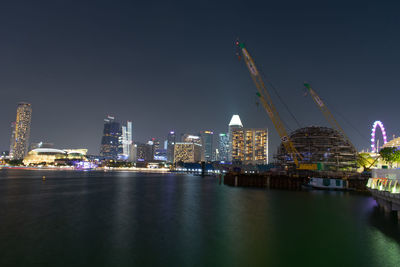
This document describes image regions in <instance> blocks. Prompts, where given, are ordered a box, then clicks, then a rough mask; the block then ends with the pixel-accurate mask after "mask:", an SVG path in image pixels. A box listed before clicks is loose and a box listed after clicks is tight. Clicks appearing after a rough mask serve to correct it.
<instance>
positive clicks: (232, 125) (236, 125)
mask: <svg viewBox="0 0 400 267" xmlns="http://www.w3.org/2000/svg"><path fill="white" fill-rule="evenodd" d="M241 128H243V124H242V121H241V120H240V117H239V115H233V116H232V118H231V121H230V122H229V125H228V138H229V148H228V161H232V160H233V158H232V132H233V131H234V130H237V129H241Z"/></svg>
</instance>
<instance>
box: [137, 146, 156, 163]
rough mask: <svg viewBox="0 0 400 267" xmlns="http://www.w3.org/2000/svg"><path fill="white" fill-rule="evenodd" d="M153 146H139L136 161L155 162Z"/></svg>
mask: <svg viewBox="0 0 400 267" xmlns="http://www.w3.org/2000/svg"><path fill="white" fill-rule="evenodd" d="M152 151H153V145H150V144H148V143H147V144H137V147H136V161H139V162H140V161H146V162H148V161H152V160H153V155H152V153H153V152H152Z"/></svg>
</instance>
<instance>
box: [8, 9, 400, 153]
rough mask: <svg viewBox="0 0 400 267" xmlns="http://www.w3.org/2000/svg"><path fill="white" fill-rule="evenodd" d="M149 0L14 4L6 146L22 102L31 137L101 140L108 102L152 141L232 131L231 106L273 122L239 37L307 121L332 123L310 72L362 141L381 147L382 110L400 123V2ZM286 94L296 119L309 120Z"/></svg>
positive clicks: (94, 143)
mask: <svg viewBox="0 0 400 267" xmlns="http://www.w3.org/2000/svg"><path fill="white" fill-rule="evenodd" d="M148 5H149V4H146V3H140V4H133V3H118V4H113V5H112V6H111V7H110V6H109V5H106V4H101V3H99V4H98V5H95V6H93V5H90V4H89V3H87V2H85V1H81V2H80V5H79V6H78V4H77V3H72V2H71V3H62V2H57V3H51V4H49V5H47V6H43V7H41V8H40V9H36V8H35V7H34V6H32V5H31V4H29V3H28V2H27V5H17V4H15V3H6V4H5V5H4V6H3V8H2V9H1V11H0V12H1V16H0V17H2V19H3V20H4V21H3V25H4V27H3V28H2V29H1V30H0V31H1V33H2V36H3V40H4V42H3V43H2V48H3V49H2V50H1V52H0V53H1V54H0V55H1V56H2V59H3V60H2V64H1V65H0V67H1V70H2V71H1V72H0V75H1V79H0V81H1V82H0V88H2V90H1V96H2V97H1V98H0V105H1V107H2V108H1V112H2V116H1V118H0V125H3V131H1V132H0V148H1V150H8V148H9V139H10V130H9V125H10V123H11V122H12V121H13V120H14V115H15V114H14V112H15V105H16V103H18V102H21V101H26V102H29V103H31V104H32V107H33V109H34V110H35V111H34V114H35V115H34V116H33V117H32V130H31V133H32V135H31V141H32V142H38V141H42V140H43V141H47V142H53V143H55V144H58V146H60V147H70V146H75V147H87V148H88V149H89V151H90V153H95V152H96V151H97V150H98V144H99V141H98V139H97V138H95V136H96V137H97V136H98V133H99V132H101V129H102V125H101V123H99V122H101V121H102V119H103V118H104V116H105V115H106V114H108V113H110V114H115V115H116V116H118V117H119V118H120V119H121V120H124V121H125V120H128V119H129V120H132V121H133V123H134V125H135V129H136V130H135V132H136V137H137V140H143V141H144V140H147V139H148V138H149V137H156V138H158V139H161V138H164V136H165V134H164V133H167V132H168V131H170V130H175V131H178V132H193V131H194V132H198V131H201V130H205V129H211V130H213V131H214V132H215V133H220V132H222V133H223V132H226V130H225V128H226V126H225V125H226V121H227V120H229V117H230V116H231V115H232V114H240V116H241V117H242V118H243V119H244V120H245V121H246V127H247V126H248V127H257V128H258V127H265V128H268V129H273V127H272V124H271V122H270V120H269V118H268V117H267V115H266V114H265V112H264V111H263V110H262V109H261V108H260V107H258V106H257V105H256V103H255V102H256V99H255V94H254V92H255V88H254V85H253V84H252V81H251V79H250V78H249V75H248V73H247V71H246V69H245V66H243V64H242V63H243V62H238V59H237V57H236V56H235V47H234V41H235V39H236V38H237V37H240V38H241V40H242V41H243V42H245V43H246V45H247V47H248V49H249V51H250V52H251V53H252V55H253V56H254V58H255V60H256V63H257V64H258V66H259V68H260V69H262V71H263V73H265V75H266V76H267V77H268V80H270V81H271V82H272V83H273V84H274V86H275V88H276V89H277V90H278V91H279V93H280V95H281V97H283V98H284V100H285V102H286V103H287V105H288V106H289V107H290V109H291V110H292V113H293V114H296V117H297V119H298V121H299V122H300V124H301V125H302V126H310V125H317V126H329V125H328V124H327V123H326V122H325V120H324V118H323V116H322V115H321V114H320V113H319V112H318V109H317V107H315V105H314V104H313V103H312V100H311V99H310V98H309V97H304V96H303V93H304V91H303V85H302V84H303V82H304V81H310V82H311V83H312V84H313V86H314V87H315V90H316V91H317V92H318V93H319V94H320V96H321V97H322V98H323V99H324V100H326V102H327V104H328V105H329V106H330V107H331V108H332V112H333V113H334V114H335V115H336V117H337V119H338V121H339V122H340V124H341V125H342V126H343V128H344V131H345V132H346V133H347V134H348V136H349V138H350V139H351V140H352V142H353V143H354V144H355V145H356V147H357V150H362V149H367V148H369V139H370V138H369V134H370V128H371V125H372V123H373V122H374V121H376V120H380V121H383V123H384V124H385V126H386V127H387V135H388V137H389V138H391V137H392V135H393V134H395V135H398V133H399V132H400V125H398V123H397V121H396V116H394V115H393V114H396V112H397V103H396V102H395V100H396V99H397V97H398V96H399V94H400V93H399V92H398V90H397V84H398V77H397V72H396V69H397V64H398V62H399V60H398V59H399V57H400V55H399V52H398V51H397V46H398V44H400V40H399V38H398V36H397V35H396V34H394V33H395V32H396V29H397V24H396V21H397V14H396V12H395V11H396V10H397V7H398V4H396V3H388V4H387V5H378V4H376V3H374V2H368V1H363V2H361V1H360V2H357V1H355V2H352V3H347V2H344V1H343V2H342V1H335V3H331V4H326V5H318V4H317V5H315V3H312V2H306V3H302V4H299V3H297V2H295V1H293V2H290V5H291V6H292V7H293V8H291V9H287V8H286V6H287V4H282V3H271V2H268V1H252V2H251V3H250V4H249V5H247V6H246V8H243V7H242V6H241V5H239V4H237V5H236V4H235V3H229V4H227V3H198V4H197V5H194V4H189V3H187V4H185V5H184V6H182V8H183V9H179V8H178V9H174V8H173V7H170V6H168V5H166V4H165V3H164V4H163V3H161V2H160V3H159V4H158V5H153V6H152V9H151V10H152V12H149V10H150V9H149V6H148ZM227 6H228V7H229V8H226V7H227ZM32 9H33V10H35V12H32ZM166 11H167V12H166ZM264 12H265V13H266V14H267V15H265V14H264ZM37 14H39V16H37ZM40 14H42V15H43V16H40ZM132 14H134V15H132ZM305 14H307V15H305ZM254 18H257V19H254ZM371 18H372V19H371ZM149 21H153V22H152V23H150V22H149ZM157 21H158V22H157ZM160 21H163V22H162V23H160ZM255 28H257V29H262V31H255V30H254V29H255ZM59 29H63V30H62V31H60V30H59ZM99 29H102V30H99ZM217 33H218V34H217ZM371 36H376V37H375V38H371ZM155 77H157V78H156V79H155ZM378 89H379V90H378ZM387 96H391V97H387ZM275 98H276V97H275ZM276 102H277V108H278V110H279V112H280V114H281V115H282V118H283V119H284V120H285V121H286V122H287V124H288V131H289V132H290V131H293V130H295V129H297V128H299V127H298V126H297V125H296V123H295V122H293V120H292V119H291V117H290V115H289V114H288V113H287V112H286V111H285V108H284V106H282V104H279V101H276ZM375 107H376V108H375ZM378 107H379V108H378ZM367 108H368V109H369V111H368V112H366V109H367ZM339 114H340V115H339ZM343 117H345V119H344V118H343ZM210 118H212V119H210ZM348 122H350V124H349V123H348ZM354 128H355V129H357V130H354ZM76 129H79V136H77V135H76V134H75V132H74V131H75V130H76ZM359 132H360V133H361V134H360V133H359ZM270 140H271V143H270V145H271V146H270V151H271V152H274V150H276V148H277V146H278V144H279V137H278V136H277V135H276V133H275V131H273V130H271V131H270Z"/></svg>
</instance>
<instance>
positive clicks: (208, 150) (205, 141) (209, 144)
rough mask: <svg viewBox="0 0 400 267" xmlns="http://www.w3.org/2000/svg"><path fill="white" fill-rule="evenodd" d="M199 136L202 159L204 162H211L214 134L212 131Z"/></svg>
mask: <svg viewBox="0 0 400 267" xmlns="http://www.w3.org/2000/svg"><path fill="white" fill-rule="evenodd" d="M200 136H201V145H202V148H203V151H202V152H203V156H202V158H203V159H204V161H206V162H210V161H213V160H214V159H213V148H214V146H213V141H214V133H213V132H212V131H202V132H201V133H200Z"/></svg>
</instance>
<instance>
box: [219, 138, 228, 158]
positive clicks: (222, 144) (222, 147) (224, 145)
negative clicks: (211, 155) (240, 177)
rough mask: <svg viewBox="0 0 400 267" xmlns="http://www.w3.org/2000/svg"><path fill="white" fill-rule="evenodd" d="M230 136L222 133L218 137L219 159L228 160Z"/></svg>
mask: <svg viewBox="0 0 400 267" xmlns="http://www.w3.org/2000/svg"><path fill="white" fill-rule="evenodd" d="M228 152H229V137H228V134H226V133H220V134H219V139H218V158H217V160H219V161H228Z"/></svg>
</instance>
